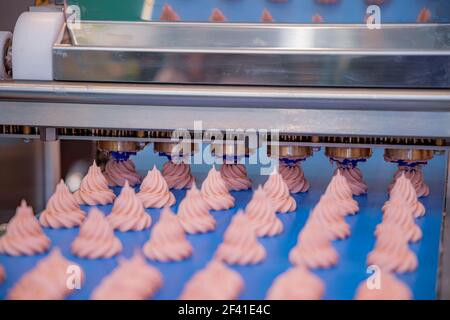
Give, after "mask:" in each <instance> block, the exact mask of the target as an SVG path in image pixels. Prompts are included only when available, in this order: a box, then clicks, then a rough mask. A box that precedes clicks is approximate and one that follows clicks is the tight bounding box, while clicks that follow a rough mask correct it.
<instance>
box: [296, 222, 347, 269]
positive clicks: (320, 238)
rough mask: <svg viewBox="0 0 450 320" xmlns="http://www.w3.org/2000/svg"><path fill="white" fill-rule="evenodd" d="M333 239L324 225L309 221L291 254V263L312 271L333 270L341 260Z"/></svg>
mask: <svg viewBox="0 0 450 320" xmlns="http://www.w3.org/2000/svg"><path fill="white" fill-rule="evenodd" d="M332 239H333V237H332V235H331V234H330V232H329V231H328V230H327V229H325V228H323V226H322V225H320V224H318V223H316V222H314V221H311V220H308V221H307V222H306V225H305V226H304V227H303V229H302V230H301V231H300V233H299V235H298V241H297V245H296V246H295V247H294V248H292V249H291V251H290V252H289V261H290V262H291V263H292V264H293V265H296V266H304V267H306V268H310V269H318V268H331V267H332V266H334V265H336V264H337V262H338V260H339V256H338V253H337V251H336V249H334V247H333V245H332V244H331V241H332Z"/></svg>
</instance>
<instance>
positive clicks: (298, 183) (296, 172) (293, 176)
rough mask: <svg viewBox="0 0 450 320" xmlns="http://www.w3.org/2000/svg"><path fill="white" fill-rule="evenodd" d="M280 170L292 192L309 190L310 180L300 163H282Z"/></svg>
mask: <svg viewBox="0 0 450 320" xmlns="http://www.w3.org/2000/svg"><path fill="white" fill-rule="evenodd" d="M278 170H279V171H280V174H281V176H282V177H283V180H284V182H286V184H287V186H288V188H289V191H290V192H291V193H299V192H306V191H308V190H309V187H310V185H309V182H308V180H306V178H305V173H304V172H303V170H302V168H301V167H300V164H295V165H288V164H285V163H280V167H279V169H278Z"/></svg>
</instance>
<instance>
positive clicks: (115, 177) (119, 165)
mask: <svg viewBox="0 0 450 320" xmlns="http://www.w3.org/2000/svg"><path fill="white" fill-rule="evenodd" d="M103 175H104V176H105V178H106V180H107V181H108V184H109V185H110V186H112V187H117V186H120V187H123V186H124V185H125V181H128V183H129V184H130V186H135V185H137V184H139V183H140V182H141V177H140V176H139V174H138V173H137V172H136V167H135V165H134V163H133V161H132V160H126V161H119V160H116V159H109V160H108V162H107V163H106V166H105V172H104V173H103Z"/></svg>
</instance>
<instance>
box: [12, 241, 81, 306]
mask: <svg viewBox="0 0 450 320" xmlns="http://www.w3.org/2000/svg"><path fill="white" fill-rule="evenodd" d="M75 269H76V270H79V272H80V284H81V282H82V281H83V280H84V273H83V270H82V269H81V267H80V266H78V265H77V264H75V263H74V262H72V261H69V260H67V259H66V258H64V257H63V256H62V254H61V252H60V251H59V249H57V248H56V249H53V250H52V251H51V252H50V254H49V255H48V256H47V257H45V258H44V259H42V260H40V261H39V262H38V263H37V265H36V266H35V267H34V268H33V269H31V271H28V272H27V273H25V274H24V275H23V276H22V278H20V280H19V281H18V282H17V283H16V284H15V286H14V287H13V288H12V289H11V290H10V291H9V293H8V299H10V300H62V299H64V298H66V297H67V296H68V295H70V294H71V293H72V291H73V290H74V289H71V288H70V286H68V280H70V279H69V278H68V274H69V273H68V272H69V271H70V270H75Z"/></svg>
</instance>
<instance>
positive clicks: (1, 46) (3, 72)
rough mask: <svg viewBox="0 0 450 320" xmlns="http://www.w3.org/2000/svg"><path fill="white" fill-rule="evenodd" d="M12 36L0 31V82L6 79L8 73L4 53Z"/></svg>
mask: <svg viewBox="0 0 450 320" xmlns="http://www.w3.org/2000/svg"><path fill="white" fill-rule="evenodd" d="M11 38H12V34H11V32H7V31H4V32H2V31H0V80H3V79H6V78H8V77H9V76H8V72H7V67H6V59H5V57H6V53H7V52H6V51H7V50H8V47H9V43H10V42H11Z"/></svg>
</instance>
